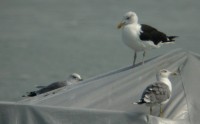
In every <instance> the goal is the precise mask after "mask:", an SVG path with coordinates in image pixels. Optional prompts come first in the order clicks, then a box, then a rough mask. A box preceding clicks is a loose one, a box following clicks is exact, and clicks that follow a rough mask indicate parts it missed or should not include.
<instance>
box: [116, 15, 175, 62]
mask: <svg viewBox="0 0 200 124" xmlns="http://www.w3.org/2000/svg"><path fill="white" fill-rule="evenodd" d="M120 28H122V39H123V41H124V43H125V44H126V45H127V46H128V47H130V48H131V49H133V50H134V52H135V54H134V60H133V65H135V62H136V58H137V52H141V51H143V58H142V64H144V57H145V53H146V50H148V49H152V48H159V47H161V46H162V45H163V44H169V43H174V41H175V40H174V39H175V38H176V37H177V36H167V35H166V34H165V33H163V32H160V31H158V30H157V29H156V28H154V27H151V26H149V25H146V24H139V23H138V16H137V14H136V13H135V12H131V11H130V12H127V13H126V14H125V15H124V17H123V19H122V21H121V23H120V24H119V25H118V29H120Z"/></svg>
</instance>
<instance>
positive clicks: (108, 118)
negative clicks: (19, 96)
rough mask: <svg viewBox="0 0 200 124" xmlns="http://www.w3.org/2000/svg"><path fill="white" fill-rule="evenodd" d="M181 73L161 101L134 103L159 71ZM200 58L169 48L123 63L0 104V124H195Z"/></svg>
mask: <svg viewBox="0 0 200 124" xmlns="http://www.w3.org/2000/svg"><path fill="white" fill-rule="evenodd" d="M163 68H165V69H168V70H170V71H180V74H179V75H178V76H176V77H171V78H170V80H171V82H172V85H173V93H172V97H171V100H170V101H169V102H168V103H167V104H166V105H164V106H163V107H164V118H160V117H157V116H158V114H159V106H155V107H154V108H153V115H152V116H150V115H149V108H148V107H147V106H145V105H133V104H132V103H133V102H135V101H137V100H138V99H139V98H140V96H141V95H142V92H143V90H144V89H145V88H146V86H147V85H149V84H151V83H153V82H155V81H156V73H157V71H158V70H160V69H163ZM199 83H200V56H199V55H196V54H195V53H192V52H185V51H183V50H180V49H179V50H174V51H171V52H169V53H167V54H165V55H162V56H160V57H156V58H154V59H152V60H149V61H147V62H146V63H145V64H144V65H140V64H139V65H137V66H136V67H134V68H133V67H125V68H122V69H118V70H115V71H112V72H110V73H107V74H104V75H100V76H97V77H94V78H91V79H88V80H85V81H84V82H82V83H80V84H78V85H75V86H72V87H67V88H64V89H61V90H59V91H57V92H56V93H54V94H53V93H49V94H45V95H39V96H36V97H33V98H26V99H24V100H22V101H19V102H17V103H13V102H0V124H166V123H167V124H199V122H200V114H199V112H200V100H199V95H200V90H199V89H200V84H199Z"/></svg>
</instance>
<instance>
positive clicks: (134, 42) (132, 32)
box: [122, 24, 145, 51]
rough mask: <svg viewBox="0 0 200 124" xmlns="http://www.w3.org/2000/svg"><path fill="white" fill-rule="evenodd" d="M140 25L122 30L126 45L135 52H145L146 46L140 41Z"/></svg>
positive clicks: (129, 26) (130, 25)
mask: <svg viewBox="0 0 200 124" xmlns="http://www.w3.org/2000/svg"><path fill="white" fill-rule="evenodd" d="M140 27H141V26H140V25H133V24H129V25H126V26H124V27H123V29H122V39H123V41H124V43H125V44H126V45H127V46H128V47H130V48H131V49H133V50H135V51H143V50H144V48H145V45H144V44H143V43H142V42H141V41H140V38H139V35H140Z"/></svg>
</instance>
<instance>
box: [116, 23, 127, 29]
mask: <svg viewBox="0 0 200 124" xmlns="http://www.w3.org/2000/svg"><path fill="white" fill-rule="evenodd" d="M124 25H125V23H124V22H120V23H119V24H118V25H117V28H118V29H120V28H122V27H123V26H124Z"/></svg>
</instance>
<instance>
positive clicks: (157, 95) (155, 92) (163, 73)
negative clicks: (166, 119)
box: [134, 69, 177, 116]
mask: <svg viewBox="0 0 200 124" xmlns="http://www.w3.org/2000/svg"><path fill="white" fill-rule="evenodd" d="M170 75H177V73H176V72H170V71H168V70H166V69H162V70H160V71H159V73H158V74H157V75H156V78H157V82H155V83H153V84H151V85H149V86H147V88H146V89H145V90H144V91H143V94H142V97H141V99H140V100H139V101H138V102H135V103H134V104H139V105H141V104H146V105H147V106H150V114H152V106H154V105H157V104H160V114H159V116H162V114H163V110H162V104H166V103H167V102H168V101H169V100H170V97H171V93H172V84H171V81H170V80H169V76H170Z"/></svg>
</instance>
